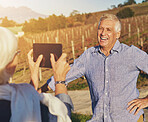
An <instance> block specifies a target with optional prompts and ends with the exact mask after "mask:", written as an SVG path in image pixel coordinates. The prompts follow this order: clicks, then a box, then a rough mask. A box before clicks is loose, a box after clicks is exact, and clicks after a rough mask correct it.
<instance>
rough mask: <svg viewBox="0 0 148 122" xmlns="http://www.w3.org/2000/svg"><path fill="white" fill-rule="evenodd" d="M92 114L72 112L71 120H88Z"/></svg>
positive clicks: (83, 121)
mask: <svg viewBox="0 0 148 122" xmlns="http://www.w3.org/2000/svg"><path fill="white" fill-rule="evenodd" d="M91 117H92V115H85V114H78V113H72V116H71V120H72V122H86V121H87V120H89V119H91Z"/></svg>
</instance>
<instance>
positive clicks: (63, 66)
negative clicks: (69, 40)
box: [50, 53, 70, 95]
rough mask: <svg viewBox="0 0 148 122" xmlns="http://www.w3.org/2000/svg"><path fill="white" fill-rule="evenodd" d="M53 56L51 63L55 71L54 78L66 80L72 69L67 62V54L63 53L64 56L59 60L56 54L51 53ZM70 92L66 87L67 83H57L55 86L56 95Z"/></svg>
mask: <svg viewBox="0 0 148 122" xmlns="http://www.w3.org/2000/svg"><path fill="white" fill-rule="evenodd" d="M50 56H51V58H50V60H51V65H52V69H53V73H54V79H55V82H56V81H65V78H66V74H67V72H68V71H69V70H70V66H69V64H68V63H67V62H66V56H67V55H66V54H65V53H63V54H62V56H61V57H60V58H59V59H58V61H57V62H56V61H55V58H54V55H53V54H51V55H50ZM62 93H65V94H68V93H67V88H66V87H65V84H56V86H55V95H58V94H62Z"/></svg>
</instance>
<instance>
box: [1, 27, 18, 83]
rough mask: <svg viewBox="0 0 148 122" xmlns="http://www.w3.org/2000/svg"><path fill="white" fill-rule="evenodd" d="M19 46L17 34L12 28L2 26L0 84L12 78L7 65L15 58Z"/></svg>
mask: <svg viewBox="0 0 148 122" xmlns="http://www.w3.org/2000/svg"><path fill="white" fill-rule="evenodd" d="M17 47H18V43H17V38H16V37H15V35H14V34H13V33H12V32H11V31H10V30H8V29H6V28H4V27H0V84H6V83H7V82H8V80H9V78H10V75H9V74H8V73H7V72H6V66H7V65H8V64H9V63H10V62H11V61H12V60H13V58H14V56H15V54H16V50H17Z"/></svg>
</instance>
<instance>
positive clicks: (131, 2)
mask: <svg viewBox="0 0 148 122" xmlns="http://www.w3.org/2000/svg"><path fill="white" fill-rule="evenodd" d="M132 4H136V1H135V0H128V1H127V2H125V3H124V5H132Z"/></svg>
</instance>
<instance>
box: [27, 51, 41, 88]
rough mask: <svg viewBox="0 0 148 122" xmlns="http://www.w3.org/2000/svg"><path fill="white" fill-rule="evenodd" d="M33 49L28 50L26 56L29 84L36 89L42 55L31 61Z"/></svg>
mask: <svg viewBox="0 0 148 122" xmlns="http://www.w3.org/2000/svg"><path fill="white" fill-rule="evenodd" d="M32 53H33V49H31V50H30V51H29V53H28V54H27V56H28V63H29V69H30V73H31V84H32V85H33V86H34V88H35V89H36V90H37V88H38V84H39V66H40V63H41V61H42V59H43V55H40V56H39V57H38V59H37V61H36V62H34V61H33V58H32V56H31V55H32Z"/></svg>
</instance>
